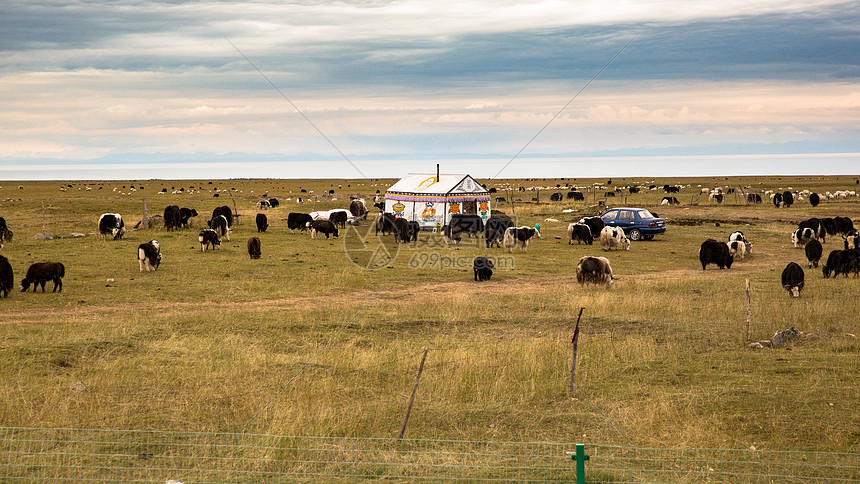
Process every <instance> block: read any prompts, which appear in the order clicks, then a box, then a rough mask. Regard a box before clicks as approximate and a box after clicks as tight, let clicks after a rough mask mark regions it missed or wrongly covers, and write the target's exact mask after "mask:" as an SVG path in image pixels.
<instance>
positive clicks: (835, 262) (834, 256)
mask: <svg viewBox="0 0 860 484" xmlns="http://www.w3.org/2000/svg"><path fill="white" fill-rule="evenodd" d="M841 259H842V251H841V250H831V251H830V254H829V255H828V256H827V262H825V263H824V265H823V266H821V272H822V274H824V277H825V278H828V277H830V275H831V274H833V277H836V276H838V275H839V272H840V271H839V262H840V260H841Z"/></svg>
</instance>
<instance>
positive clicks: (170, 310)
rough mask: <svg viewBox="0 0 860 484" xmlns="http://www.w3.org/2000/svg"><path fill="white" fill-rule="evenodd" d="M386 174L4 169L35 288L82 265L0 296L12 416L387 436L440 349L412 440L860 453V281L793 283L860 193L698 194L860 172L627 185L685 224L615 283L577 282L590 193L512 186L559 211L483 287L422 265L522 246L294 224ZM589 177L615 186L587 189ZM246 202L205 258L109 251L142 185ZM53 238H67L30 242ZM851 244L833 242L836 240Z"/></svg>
mask: <svg viewBox="0 0 860 484" xmlns="http://www.w3.org/2000/svg"><path fill="white" fill-rule="evenodd" d="M613 181H614V184H615V185H619V186H623V185H627V184H631V183H645V182H650V180H648V181H646V180H631V179H615V180H613ZM391 182H392V181H391V180H371V181H366V180H362V181H357V180H228V181H220V180H219V181H213V182H212V183H211V184H210V183H209V182H208V181H154V180H149V181H134V182H131V181H122V182H72V183H70V184H71V185H72V187H66V188H67V190H66V191H60V187H61V186H64V187H65V186H66V185H67V183H65V182H62V183H61V182H22V183H19V182H2V183H0V186H2V188H0V216H2V217H4V218H5V219H6V220H7V223H8V225H9V227H10V228H11V229H12V230H13V231H14V232H15V238H14V240H13V241H12V242H11V243H8V244H7V245H6V246H5V247H4V248H3V250H2V254H3V255H4V256H5V257H7V258H8V259H9V260H10V262H11V263H12V266H13V268H14V270H15V278H16V280H19V279H20V278H21V277H22V276H23V273H24V272H25V271H26V268H27V266H29V264H31V263H33V262H38V261H46V260H55V261H61V262H63V263H64V264H65V265H66V269H67V271H66V277H65V279H64V290H63V292H62V293H61V294H51V293H50V292H49V293H47V294H42V293H41V292H40V293H36V294H34V293H32V292H28V293H20V292H17V291H15V292H14V294H12V295H10V297H9V298H7V299H3V300H0V425H2V426H24V427H78V428H123V429H161V430H189V431H225V432H241V431H249V432H259V433H272V434H291V435H322V436H372V437H391V436H395V435H396V434H397V432H398V430H399V428H400V425H401V422H402V418H403V414H404V412H405V406H406V402H407V400H408V398H409V394H410V392H411V389H412V384H413V383H414V379H415V372H416V369H417V366H418V362H419V359H420V356H421V353H422V351H423V350H424V349H425V348H427V349H429V354H428V358H427V363H426V365H425V369H424V374H423V376H422V380H421V386H420V388H419V390H418V395H417V399H416V404H415V407H414V409H413V411H412V418H411V420H410V423H409V428H408V431H407V436H409V437H413V438H440V439H466V440H514V441H543V440H548V441H589V442H594V443H600V444H621V445H637V446H653V447H663V446H666V447H728V448H748V447H750V446H751V445H754V446H756V448H759V449H771V450H792V449H814V450H822V451H846V452H860V412H858V411H857V402H860V378H858V374H860V343H858V340H857V338H856V336H855V335H857V334H858V332H860V324H858V322H857V321H858V308H860V304H858V301H860V298H858V296H860V281H858V280H857V279H854V278H849V279H845V278H839V279H824V278H823V276H822V275H821V272H820V270H808V271H806V278H807V279H806V280H807V284H806V288H805V289H804V291H803V292H802V294H801V297H800V298H799V299H790V298H789V297H788V295H787V293H786V292H785V290H783V289H782V287H781V286H780V283H779V275H780V272H781V270H782V268H783V267H784V266H785V264H786V263H788V262H789V261H796V262H798V263H802V265H803V266H804V267H806V264H805V257H804V255H803V251H802V250H799V249H795V248H793V247H792V245H791V243H790V241H789V232H790V230H791V228H792V227H793V226H794V225H795V224H796V223H797V222H798V221H800V220H802V219H805V218H808V217H810V216H834V215H843V216H849V217H851V218H852V219H854V220H860V199H858V198H856V197H855V198H851V199H845V200H830V201H825V202H824V203H822V204H821V205H820V206H818V207H815V208H813V207H811V206H810V205H809V204H808V203H807V202H806V201H802V202H798V203H796V204H795V206H793V207H791V208H787V209H776V208H774V207H773V206H772V205H769V204H763V205H747V204H745V203H743V202H742V201H741V200H740V199H737V200H736V199H734V198H733V197H731V196H729V197H728V199H727V203H725V204H723V205H715V204H713V203H709V202H708V201H707V200H706V197H703V198H701V199H700V200H699V201H698V204H695V203H693V204H691V203H690V202H695V194H696V193H697V192H698V191H699V189H698V187H697V186H698V185H702V186H705V187H711V186H715V185H722V186H726V185H729V184H731V185H733V186H738V185H741V186H749V187H751V189H752V190H754V191H759V190H765V189H775V188H782V189H788V187H793V188H795V189H810V190H814V191H820V192H823V191H825V190H830V191H834V190H839V189H851V190H854V189H856V185H855V178H854V177H794V178H791V177H781V178H777V177H772V178H746V179H731V180H727V179H683V180H680V179H679V180H672V179H661V180H658V181H656V183H657V184H659V185H662V184H663V183H670V184H673V183H684V184H689V185H691V186H690V187H689V188H685V189H684V190H682V191H681V193H680V194H679V195H677V197H678V199H679V200H680V201H681V202H682V205H681V206H679V207H661V206H658V203H659V200H660V198H661V197H662V195H663V194H662V192H661V191H656V192H655V191H646V192H645V193H641V194H635V195H628V196H626V199H625V197H624V196H622V197H619V198H617V199H616V200H612V199H610V205H630V206H645V207H653V208H654V209H655V211H657V212H659V213H660V215H661V216H664V217H666V218H668V219H669V221H670V225H669V231H668V232H667V234H666V235H664V236H658V237H657V238H656V239H655V240H653V241H643V242H638V243H634V244H633V246H632V247H631V249H630V251H629V252H613V253H611V254H609V255H608V257H609V258H610V260H611V261H612V265H613V268H614V270H615V272H616V274H617V275H618V276H619V279H618V281H617V282H616V284H615V285H614V286H613V287H612V289H610V290H608V291H607V290H605V289H603V288H596V287H585V288H583V287H580V286H579V285H577V284H576V283H575V277H574V276H573V274H574V267H575V265H576V262H577V260H578V259H579V258H580V257H582V256H583V255H603V254H602V251H601V250H600V249H599V247H598V246H596V245H595V246H590V247H589V246H584V245H583V246H577V245H573V246H569V245H567V242H566V226H567V223H568V222H570V221H571V220H574V219H578V218H579V217H580V216H582V215H583V214H591V213H593V212H594V211H595V210H596V207H594V206H592V204H591V202H592V201H593V200H594V199H589V206H588V207H584V206H582V205H581V202H580V204H578V205H577V206H572V205H571V204H569V203H568V202H560V203H550V202H549V194H550V192H542V193H541V196H540V200H541V202H540V203H537V202H533V201H532V200H531V198H532V197H533V196H534V194H533V193H532V192H514V193H513V196H514V198H520V199H521V202H517V203H515V206H514V208H513V209H511V207H509V206H507V204H502V205H500V206H499V207H498V208H500V209H501V210H503V211H505V212H507V213H509V214H510V213H512V212H513V211H515V212H516V216H517V217H518V219H519V221H520V222H522V223H523V224H530V225H531V224H534V223H540V224H541V225H542V227H543V239H542V240H537V241H535V242H534V243H533V244H532V245H531V247H530V249H529V251H528V252H527V253H514V254H513V257H514V265H513V267H509V268H506V269H502V270H497V271H496V274H495V275H494V276H493V279H492V281H491V282H489V283H482V284H478V283H474V282H472V273H471V269H470V268H449V269H440V268H439V267H422V268H415V267H414V265H410V264H409V261H410V260H411V258H412V257H413V256H415V257H421V256H422V254H425V255H426V254H429V253H432V254H436V255H437V256H440V255H441V256H445V257H449V258H454V257H461V256H462V257H463V258H464V259H465V260H471V259H472V258H474V257H475V256H477V255H488V254H489V255H493V256H497V257H499V256H502V255H503V252H502V250H501V249H490V250H488V249H485V248H481V247H480V246H479V245H477V244H469V243H468V242H469V241H466V242H464V243H463V244H461V245H460V246H456V247H453V246H452V247H447V248H445V247H444V246H441V245H439V244H437V243H435V242H436V240H435V237H437V236H436V235H434V234H429V233H422V234H421V239H422V243H421V244H419V245H418V246H409V247H403V248H401V249H400V251H399V254H398V255H397V257H396V259H395V260H394V262H393V263H392V264H391V265H390V267H388V268H386V269H382V270H378V271H365V270H362V269H361V268H360V267H358V266H356V265H354V264H352V263H350V260H349V259H348V257H347V255H346V252H345V250H344V242H343V238H338V239H331V240H326V239H317V240H312V239H310V238H309V237H308V236H307V235H306V234H298V233H295V234H292V233H290V232H289V230H287V228H286V218H287V214H288V213H289V212H291V211H305V212H307V211H311V209H312V207H313V206H314V205H315V207H316V208H317V209H328V208H343V207H346V205H347V203H348V201H346V200H348V199H347V198H339V199H338V200H333V199H332V197H330V196H324V197H319V199H318V200H316V201H314V200H313V198H314V197H312V196H311V194H310V193H300V190H301V189H305V190H308V191H313V193H314V194H322V193H324V192H327V191H328V190H329V189H334V190H335V191H336V192H337V193H338V194H340V195H342V196H345V195H349V194H361V195H363V196H364V197H366V198H368V197H372V195H373V194H374V193H375V192H376V190H377V189H379V190H381V191H382V192H384V191H385V188H386V187H388V186H389V185H390V184H391ZM568 182H570V180H564V181H562V180H505V183H510V184H511V185H512V186H515V187H516V186H521V185H522V186H526V187H528V186H533V185H541V186H555V185H556V184H565V183H568ZM594 182H604V183H605V182H606V180H585V179H579V180H576V181H575V183H576V184H578V185H586V184H589V185H590V184H592V183H594ZM494 184H495V182H493V183H491V184H490V186H493V185H494ZM19 185H20V186H22V187H23V189H19V188H18V186H19ZM131 186H135V187H136V190H135V191H133V192H132V191H130V190H129V187H131ZM141 186H142V187H143V188H142V189H141V188H140V187H141ZM191 186H193V187H195V188H194V189H193V190H194V193H189V192H190V191H191V190H192V189H191V188H190V187H191ZM124 187H125V188H124ZM162 188H167V190H168V191H167V193H165V194H161V195H158V194H157V193H158V192H160V191H161V190H162ZM179 188H185V191H184V192H182V193H177V194H173V193H172V192H173V191H174V190H178V189H179ZM114 189H116V190H114ZM216 189H218V190H220V191H218V192H216V191H215V190H216ZM228 191H229V193H232V196H233V198H234V199H235V203H236V206H237V207H238V210H239V212H240V213H241V214H242V218H241V219H240V220H241V221H240V223H238V224H237V225H235V226H234V230H233V237H232V241H231V242H229V243H228V242H225V243H224V246H223V249H222V250H220V251H213V252H209V251H207V252H206V253H201V251H200V247H199V244H198V243H197V230H193V229H190V230H182V231H174V232H167V231H165V230H164V229H163V228H161V227H155V228H151V229H148V230H138V231H131V232H129V233H128V234H127V235H126V237H125V239H124V240H122V241H107V242H105V241H101V240H98V239H97V238H96V237H95V236H94V235H92V234H93V232H95V231H96V222H97V220H98V216H99V215H100V214H101V213H103V212H120V213H122V214H123V216H124V217H125V219H126V221H127V222H130V225H133V224H134V223H135V222H136V221H137V220H139V219H140V214H141V206H142V203H141V199H143V198H146V200H147V205H148V210H149V213H150V215H152V214H157V213H160V212H161V211H162V210H163V209H164V207H165V206H166V205H168V204H176V205H179V206H182V207H191V208H195V209H196V210H197V211H198V212H200V214H201V215H200V217H198V218H197V219H196V220H195V224H196V227H197V228H199V227H201V226H202V225H204V224H205V219H206V218H207V214H209V213H211V210H212V209H213V208H214V207H216V206H219V205H224V204H227V205H230V206H232V205H233V201H232V200H231V198H230V195H229V194H228ZM215 193H218V194H219V197H218V198H214V196H213V195H214V194H215ZM264 193H265V194H267V195H268V196H269V197H273V196H277V197H279V198H281V199H282V202H281V203H282V205H281V206H280V207H278V208H275V209H272V210H268V211H267V212H266V213H267V215H268V217H269V223H270V225H271V228H270V229H269V231H268V232H267V233H264V234H257V233H256V228H255V227H254V224H253V221H252V219H253V215H254V214H255V213H257V210H256V208H255V206H254V204H255V203H256V201H257V200H259V198H260V196H261V195H262V194H264ZM600 193H602V192H600ZM299 195H300V196H303V197H305V203H304V204H302V205H297V204H296V202H295V197H296V196H299ZM287 198H290V199H291V200H289V201H288V200H286V199H287ZM597 199H600V198H599V197H598V198H597ZM564 208H574V209H576V211H575V212H573V213H562V212H561V210H562V209H564ZM547 218H553V219H557V220H558V222H552V221H546V219H547ZM715 223H719V226H716V225H715ZM737 229H740V230H743V231H744V233H745V234H746V235H747V236H748V238H749V239H751V240H752V241H753V242H754V252H753V254H752V256H750V257H748V258H747V260H745V261H743V262H737V263H736V264H735V265H734V266H733V267H732V268H731V269H730V270H724V271H720V270H717V269H716V268H714V267H713V266H711V267H709V269H708V270H707V271H702V270H701V267H700V266H699V265H698V260H697V257H696V254H697V249H698V246H699V244H700V243H701V242H702V241H703V240H704V239H705V238H707V237H715V238H718V239H721V240H725V239H726V237H727V236H728V234H729V233H731V232H732V231H734V230H737ZM45 231H50V232H52V233H53V234H55V235H57V236H62V238H55V239H54V240H34V239H33V236H34V235H35V234H37V233H41V232H45ZM71 232H81V233H86V234H89V235H88V236H86V237H83V238H69V237H68V234H69V233H71ZM252 235H259V236H260V238H261V239H262V245H263V257H262V259H260V260H256V261H252V260H250V259H249V258H248V256H247V253H246V251H245V241H246V240H247V239H248V237H251V236H252ZM557 237H560V238H557ZM150 239H157V240H159V241H160V243H161V247H162V251H163V253H164V261H163V263H162V266H161V268H160V269H159V270H158V271H156V272H153V273H141V272H139V270H138V263H137V261H136V248H137V245H138V244H139V243H141V242H144V241H147V240H150ZM428 240H429V241H431V242H434V243H432V244H431V245H429V246H428V245H427V241H428ZM840 246H841V240H839V239H834V240H828V242H827V243H826V244H825V253H828V252H829V251H830V250H832V249H834V248H841V247H840ZM745 279H749V280H750V283H751V286H752V308H751V309H752V335H751V336H752V338H753V339H764V338H768V337H770V336H771V335H772V334H773V333H774V332H775V331H778V330H783V329H786V328H788V327H790V326H795V327H797V328H798V329H799V330H801V331H803V332H804V336H803V337H802V338H801V339H799V340H797V341H796V342H795V343H793V344H792V345H790V346H789V347H787V348H783V349H773V350H758V351H755V350H750V349H747V348H746V347H745V339H744V332H745V308H744V298H745V295H744V280H745ZM50 286H51V284H50V283H49V284H48V287H49V288H50ZM49 291H50V289H49ZM580 307H584V308H585V311H584V316H583V321H582V326H583V327H582V333H581V339H580V344H579V357H578V364H577V378H576V391H575V395H574V398H573V399H571V398H568V395H567V392H568V379H569V369H570V359H571V344H570V340H571V336H572V332H573V325H574V323H575V321H576V315H577V313H578V311H579V308H580ZM77 382H81V383H83V386H80V385H76V383H77ZM81 388H83V391H81Z"/></svg>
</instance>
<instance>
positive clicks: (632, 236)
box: [627, 229, 642, 242]
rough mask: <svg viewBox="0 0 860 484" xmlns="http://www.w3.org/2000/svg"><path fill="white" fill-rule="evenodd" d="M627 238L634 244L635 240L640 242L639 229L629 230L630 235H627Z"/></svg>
mask: <svg viewBox="0 0 860 484" xmlns="http://www.w3.org/2000/svg"><path fill="white" fill-rule="evenodd" d="M627 237H629V238H630V240H632V241H634V242H635V241H637V240H642V232H640V231H639V229H631V230H630V233H629V234H627Z"/></svg>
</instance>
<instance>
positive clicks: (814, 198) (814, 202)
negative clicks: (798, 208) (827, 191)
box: [809, 192, 821, 207]
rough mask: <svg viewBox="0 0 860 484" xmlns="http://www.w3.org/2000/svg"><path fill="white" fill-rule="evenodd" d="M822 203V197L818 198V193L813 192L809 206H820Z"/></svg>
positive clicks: (810, 195)
mask: <svg viewBox="0 0 860 484" xmlns="http://www.w3.org/2000/svg"><path fill="white" fill-rule="evenodd" d="M819 203H821V197H819V196H818V194H817V193H815V192H813V193H810V194H809V204H810V205H812V206H813V207H816V206H818V204H819Z"/></svg>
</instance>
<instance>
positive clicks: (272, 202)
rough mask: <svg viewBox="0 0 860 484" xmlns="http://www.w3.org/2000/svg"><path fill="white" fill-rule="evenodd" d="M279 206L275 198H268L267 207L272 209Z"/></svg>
mask: <svg viewBox="0 0 860 484" xmlns="http://www.w3.org/2000/svg"><path fill="white" fill-rule="evenodd" d="M280 204H281V202H279V201H278V199H277V198H270V199H269V206H270V207H272V208H275V207H277V206H278V205H280Z"/></svg>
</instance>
